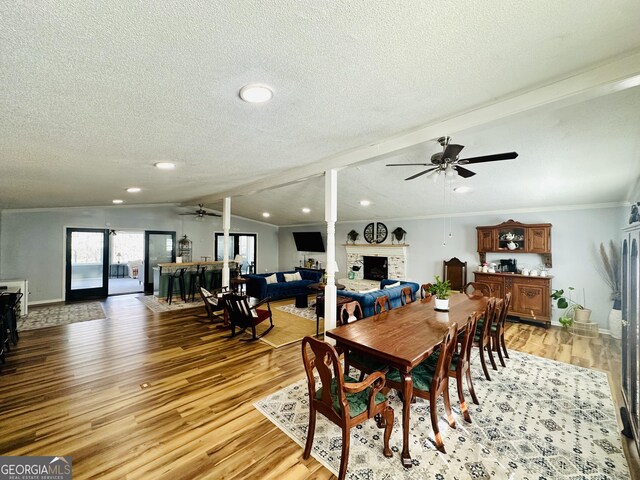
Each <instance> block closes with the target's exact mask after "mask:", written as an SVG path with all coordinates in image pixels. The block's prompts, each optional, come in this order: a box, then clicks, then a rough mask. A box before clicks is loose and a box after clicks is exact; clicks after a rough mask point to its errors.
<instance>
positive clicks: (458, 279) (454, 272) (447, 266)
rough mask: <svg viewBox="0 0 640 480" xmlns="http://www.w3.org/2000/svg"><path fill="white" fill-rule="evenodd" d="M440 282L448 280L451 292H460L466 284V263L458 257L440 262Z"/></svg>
mask: <svg viewBox="0 0 640 480" xmlns="http://www.w3.org/2000/svg"><path fill="white" fill-rule="evenodd" d="M442 280H449V283H450V284H451V290H457V291H459V292H461V291H462V289H463V288H464V286H465V285H466V284H467V262H463V261H461V260H460V259H459V258H458V257H453V258H452V259H451V260H444V261H443V262H442Z"/></svg>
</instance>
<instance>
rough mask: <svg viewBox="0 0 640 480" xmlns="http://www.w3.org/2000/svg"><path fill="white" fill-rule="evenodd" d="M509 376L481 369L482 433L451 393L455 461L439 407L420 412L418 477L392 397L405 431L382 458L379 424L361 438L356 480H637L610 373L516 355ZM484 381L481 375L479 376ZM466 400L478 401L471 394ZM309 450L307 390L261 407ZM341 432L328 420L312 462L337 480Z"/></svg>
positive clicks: (415, 433)
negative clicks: (435, 424)
mask: <svg viewBox="0 0 640 480" xmlns="http://www.w3.org/2000/svg"><path fill="white" fill-rule="evenodd" d="M509 355H510V356H511V359H509V360H506V361H507V362H508V364H507V368H502V367H498V368H499V370H498V371H497V372H494V371H492V381H490V382H489V381H487V380H485V379H484V377H483V376H481V375H482V372H481V369H480V368H479V365H478V363H477V362H475V364H474V385H475V387H476V392H477V394H478V398H479V399H480V402H481V404H480V405H474V404H473V403H470V407H469V408H470V413H471V418H472V421H473V423H471V424H468V423H466V422H464V420H463V418H462V415H461V414H460V411H459V408H458V403H457V401H456V399H457V394H456V393H455V392H456V391H455V385H452V386H451V387H450V388H451V390H450V391H451V399H452V407H453V409H454V415H455V418H456V427H457V428H456V429H451V428H450V427H449V426H448V424H447V422H446V419H445V414H444V408H443V406H442V401H441V400H440V401H439V402H438V411H439V418H440V431H441V432H442V434H443V438H444V443H445V447H446V449H447V452H448V453H447V454H442V453H440V452H439V451H438V450H437V449H436V448H435V444H434V441H433V431H432V429H431V421H430V418H429V404H428V402H427V401H423V400H420V399H419V400H418V401H417V402H416V403H415V404H412V405H411V425H412V429H411V432H410V437H409V442H410V450H411V456H412V460H413V468H411V469H405V468H404V467H402V465H401V462H400V452H401V450H402V427H401V425H402V403H401V402H400V401H399V400H398V398H397V395H395V394H394V393H395V392H393V391H392V393H391V394H390V400H391V404H392V407H393V409H394V411H395V421H394V428H393V434H392V436H391V441H390V445H391V446H392V450H393V452H394V456H393V457H392V458H390V459H387V458H385V457H384V456H383V455H382V446H383V439H382V433H383V430H380V429H378V428H377V427H376V425H375V422H374V421H372V420H369V421H367V422H365V423H364V424H362V425H359V426H358V427H354V428H353V429H351V446H350V454H349V467H348V472H347V478H349V479H352V480H356V479H367V480H382V479H384V480H391V479H409V478H411V479H439V480H444V479H456V480H457V479H498V478H499V479H507V478H509V479H523V480H524V479H528V480H534V479H536V480H544V479H576V480H577V479H628V478H629V468H628V466H627V462H626V460H625V457H624V453H623V451H622V446H621V443H620V439H619V434H618V432H619V430H620V429H619V427H618V424H617V423H616V417H615V410H614V404H613V401H612V398H611V390H610V387H609V382H608V379H607V376H606V374H605V373H603V372H598V371H595V370H590V369H587V368H581V367H576V366H573V365H569V364H565V363H560V362H555V361H553V360H547V359H543V358H540V357H536V356H532V355H528V354H524V353H519V352H515V351H510V352H509ZM478 374H479V375H478ZM465 396H466V398H467V399H468V398H470V397H469V394H468V392H466V390H465ZM254 405H255V407H256V408H257V409H258V410H259V411H260V412H262V413H263V414H264V415H265V416H266V417H267V418H269V420H271V421H272V422H273V423H274V424H275V425H277V426H278V427H279V428H280V429H282V430H283V431H284V432H285V433H286V434H287V435H289V436H290V437H291V438H292V439H293V440H294V441H295V442H297V443H298V444H299V445H300V446H301V447H303V446H304V442H305V439H306V434H307V428H308V414H309V398H308V393H307V384H306V380H302V381H299V382H296V383H294V384H292V385H289V386H288V387H286V388H284V389H282V390H279V391H278V392H276V393H274V394H272V395H270V396H268V397H266V398H264V399H262V400H260V401H259V402H257V403H255V404H254ZM340 449H341V431H340V428H338V427H337V426H335V425H334V424H333V423H331V422H329V421H328V420H326V418H325V417H324V416H323V415H321V414H318V415H317V423H316V433H315V440H314V443H313V451H312V455H313V456H314V458H316V459H317V460H318V461H319V462H320V463H321V464H323V465H324V466H326V467H327V468H328V469H329V470H330V471H331V472H332V473H333V474H334V475H337V473H338V469H339V467H340Z"/></svg>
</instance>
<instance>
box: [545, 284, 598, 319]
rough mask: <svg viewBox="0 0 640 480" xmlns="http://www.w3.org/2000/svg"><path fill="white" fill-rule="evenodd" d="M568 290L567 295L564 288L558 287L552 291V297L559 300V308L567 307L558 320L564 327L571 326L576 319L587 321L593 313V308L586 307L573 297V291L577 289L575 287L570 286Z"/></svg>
mask: <svg viewBox="0 0 640 480" xmlns="http://www.w3.org/2000/svg"><path fill="white" fill-rule="evenodd" d="M567 290H568V293H567V295H565V293H564V289H557V290H554V291H553V292H552V293H551V298H552V299H553V300H555V301H556V302H557V305H558V308H564V309H565V310H564V312H562V315H561V316H560V318H559V319H558V322H560V325H562V326H563V327H564V328H567V327H570V326H571V325H572V324H573V321H574V320H575V321H576V322H580V323H587V322H588V321H589V316H590V315H591V310H589V309H588V308H584V306H582V305H580V304H579V303H578V302H575V301H574V300H573V299H572V298H571V292H572V291H573V290H575V288H573V287H568V288H567Z"/></svg>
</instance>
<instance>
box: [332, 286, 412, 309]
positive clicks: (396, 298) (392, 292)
mask: <svg viewBox="0 0 640 480" xmlns="http://www.w3.org/2000/svg"><path fill="white" fill-rule="evenodd" d="M396 282H398V280H389V279H386V278H385V279H384V280H382V281H380V289H379V290H374V291H373V292H369V293H358V292H352V291H350V290H338V295H340V296H341V297H350V298H353V299H354V300H357V301H358V302H360V306H361V307H362V314H363V315H364V316H365V317H370V316H372V315H373V304H374V303H375V301H376V298H378V297H382V296H384V295H386V296H388V297H389V302H390V303H391V308H396V307H400V306H401V305H402V301H401V300H400V295H401V293H402V289H403V288H405V287H411V291H412V292H413V295H412V296H413V299H414V300H415V298H416V293H417V291H418V290H419V289H420V285H418V284H417V283H414V282H405V281H402V280H400V285H399V286H398V287H392V288H384V287H385V286H386V285H391V284H393V283H396Z"/></svg>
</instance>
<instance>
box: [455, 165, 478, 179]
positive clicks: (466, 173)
mask: <svg viewBox="0 0 640 480" xmlns="http://www.w3.org/2000/svg"><path fill="white" fill-rule="evenodd" d="M454 168H455V169H456V171H457V172H458V175H460V176H461V177H462V178H469V177H473V176H474V175H475V172H472V171H471V170H467V169H466V168H464V167H461V166H460V165H456V166H455V167H454Z"/></svg>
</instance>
